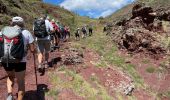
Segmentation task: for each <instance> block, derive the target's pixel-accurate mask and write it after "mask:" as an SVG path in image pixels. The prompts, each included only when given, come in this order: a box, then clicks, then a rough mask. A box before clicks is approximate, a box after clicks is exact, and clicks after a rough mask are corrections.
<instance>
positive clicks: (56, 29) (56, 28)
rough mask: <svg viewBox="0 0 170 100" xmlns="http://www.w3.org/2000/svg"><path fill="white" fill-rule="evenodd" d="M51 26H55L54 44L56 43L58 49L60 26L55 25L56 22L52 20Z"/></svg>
mask: <svg viewBox="0 0 170 100" xmlns="http://www.w3.org/2000/svg"><path fill="white" fill-rule="evenodd" d="M51 24H52V25H53V29H54V32H53V33H52V34H51V35H53V36H54V37H55V40H54V43H55V47H57V46H58V45H59V44H58V43H59V37H58V34H59V31H60V30H59V26H57V24H56V23H55V20H54V19H52V20H51Z"/></svg>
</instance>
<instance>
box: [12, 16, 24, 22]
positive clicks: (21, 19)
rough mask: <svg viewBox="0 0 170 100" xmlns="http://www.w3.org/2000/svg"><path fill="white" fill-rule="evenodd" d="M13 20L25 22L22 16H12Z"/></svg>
mask: <svg viewBox="0 0 170 100" xmlns="http://www.w3.org/2000/svg"><path fill="white" fill-rule="evenodd" d="M12 22H24V19H23V18H22V17H19V16H17V17H13V18H12Z"/></svg>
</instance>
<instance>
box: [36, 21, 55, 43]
mask: <svg viewBox="0 0 170 100" xmlns="http://www.w3.org/2000/svg"><path fill="white" fill-rule="evenodd" d="M45 26H46V31H47V32H48V33H50V31H53V30H54V29H53V25H52V24H51V23H50V21H49V20H47V19H46V20H45ZM33 30H34V29H33ZM36 40H50V36H49V35H48V36H46V37H44V38H37V37H36Z"/></svg>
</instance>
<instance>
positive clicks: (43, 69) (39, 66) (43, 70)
mask: <svg viewBox="0 0 170 100" xmlns="http://www.w3.org/2000/svg"><path fill="white" fill-rule="evenodd" d="M38 72H39V73H40V76H42V75H44V73H45V68H44V66H42V65H41V64H39V65H38Z"/></svg>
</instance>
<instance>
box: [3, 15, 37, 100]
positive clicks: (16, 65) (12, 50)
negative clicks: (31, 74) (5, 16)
mask: <svg viewBox="0 0 170 100" xmlns="http://www.w3.org/2000/svg"><path fill="white" fill-rule="evenodd" d="M33 42H34V38H33V36H32V34H31V33H30V32H29V31H28V30H26V29H25V28H24V20H23V18H21V17H18V16H17V17H13V18H12V22H11V26H6V27H4V28H3V29H2V30H1V32H0V51H1V52H0V61H1V63H2V66H3V67H4V69H5V71H6V72H7V75H8V78H7V92H8V96H7V100H13V95H12V90H13V86H14V78H15V77H16V79H17V84H18V95H17V97H18V100H23V97H24V93H25V71H26V54H27V50H28V47H29V49H30V50H31V52H32V53H34V45H33Z"/></svg>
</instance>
